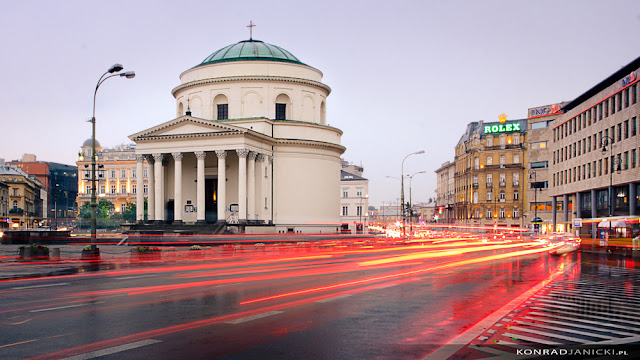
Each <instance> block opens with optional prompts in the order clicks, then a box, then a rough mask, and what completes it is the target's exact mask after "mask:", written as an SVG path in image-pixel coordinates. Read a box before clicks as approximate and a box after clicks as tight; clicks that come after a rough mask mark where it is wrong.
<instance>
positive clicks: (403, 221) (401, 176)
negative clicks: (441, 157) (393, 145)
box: [400, 150, 424, 237]
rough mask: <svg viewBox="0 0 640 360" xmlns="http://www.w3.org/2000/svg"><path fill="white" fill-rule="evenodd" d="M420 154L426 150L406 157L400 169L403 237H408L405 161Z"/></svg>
mask: <svg viewBox="0 0 640 360" xmlns="http://www.w3.org/2000/svg"><path fill="white" fill-rule="evenodd" d="M418 154H424V150H420V151H416V152H413V153H411V154H409V155H407V156H405V157H404V159H402V164H401V167H400V170H401V172H400V202H401V203H402V236H403V237H405V236H406V230H405V224H406V223H407V219H406V211H405V204H404V161H405V160H407V158H408V157H409V156H411V155H418Z"/></svg>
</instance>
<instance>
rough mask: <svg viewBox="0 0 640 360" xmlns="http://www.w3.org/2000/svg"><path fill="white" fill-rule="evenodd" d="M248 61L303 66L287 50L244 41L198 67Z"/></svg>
mask: <svg viewBox="0 0 640 360" xmlns="http://www.w3.org/2000/svg"><path fill="white" fill-rule="evenodd" d="M247 60H264V61H282V62H289V63H294V64H302V65H304V64H303V63H302V62H300V60H298V58H297V57H295V56H293V54H291V53H290V52H288V51H287V50H285V49H283V48H281V47H279V46H275V45H271V44H267V43H265V42H264V41H260V40H253V39H251V40H244V41H240V42H239V43H237V44H232V45H229V46H225V47H223V48H222V49H220V50H218V51H216V52H214V53H213V54H211V55H209V56H207V58H206V59H204V61H202V63H200V64H199V65H197V66H202V65H208V64H215V63H221V62H227V61H247Z"/></svg>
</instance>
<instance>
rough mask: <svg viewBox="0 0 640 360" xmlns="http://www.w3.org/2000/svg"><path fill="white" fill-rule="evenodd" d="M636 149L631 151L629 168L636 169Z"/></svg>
mask: <svg viewBox="0 0 640 360" xmlns="http://www.w3.org/2000/svg"><path fill="white" fill-rule="evenodd" d="M636 160H637V158H636V149H633V150H631V167H632V168H635V167H636Z"/></svg>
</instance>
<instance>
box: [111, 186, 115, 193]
mask: <svg viewBox="0 0 640 360" xmlns="http://www.w3.org/2000/svg"><path fill="white" fill-rule="evenodd" d="M115 193H116V186H115V185H111V194H115Z"/></svg>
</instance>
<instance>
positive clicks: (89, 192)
mask: <svg viewBox="0 0 640 360" xmlns="http://www.w3.org/2000/svg"><path fill="white" fill-rule="evenodd" d="M87 194H91V186H89V185H87Z"/></svg>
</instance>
